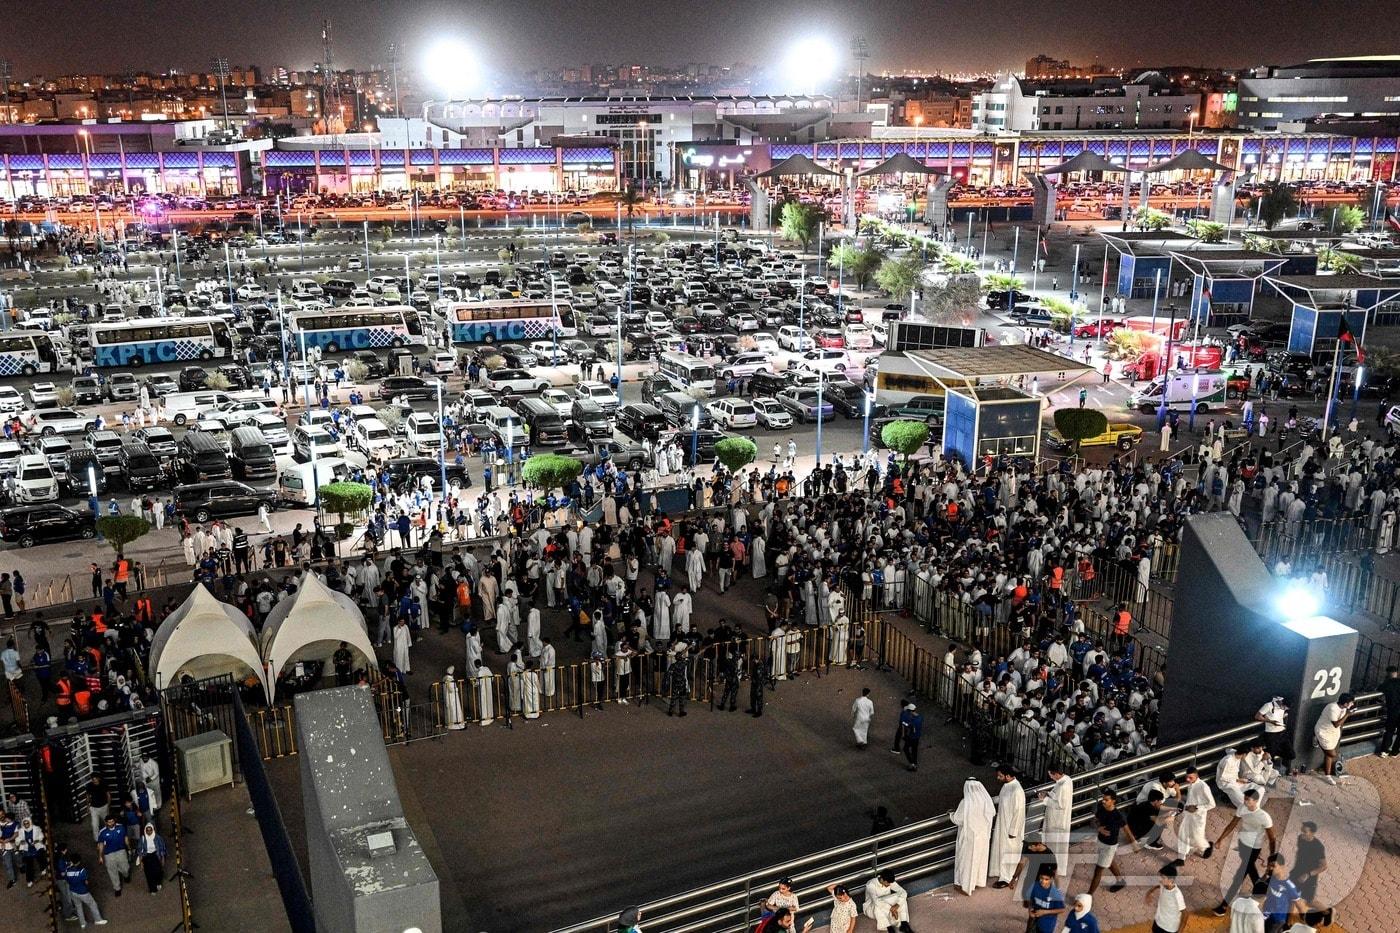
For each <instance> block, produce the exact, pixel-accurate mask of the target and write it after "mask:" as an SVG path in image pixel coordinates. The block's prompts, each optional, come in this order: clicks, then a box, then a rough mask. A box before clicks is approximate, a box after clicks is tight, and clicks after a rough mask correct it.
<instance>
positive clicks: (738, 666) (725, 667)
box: [719, 644, 744, 713]
mask: <svg viewBox="0 0 1400 933" xmlns="http://www.w3.org/2000/svg"><path fill="white" fill-rule="evenodd" d="M719 664H720V667H719V677H720V680H722V681H723V682H724V693H722V694H720V698H719V708H720V709H725V708H728V710H729V711H730V712H731V713H733V712H735V711H737V709H738V707H739V681H740V680H742V679H743V670H742V668H743V666H744V659H743V656H742V655H740V654H739V653H738V652H737V651H735V650H734V646H733V645H732V644H731V645H729V646H727V647H726V648H725V649H724V655H723V656H722V657H721V658H720V662H719Z"/></svg>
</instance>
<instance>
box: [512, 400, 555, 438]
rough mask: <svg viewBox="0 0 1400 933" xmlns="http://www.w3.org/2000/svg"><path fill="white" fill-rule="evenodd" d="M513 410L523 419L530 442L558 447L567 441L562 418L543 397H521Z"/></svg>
mask: <svg viewBox="0 0 1400 933" xmlns="http://www.w3.org/2000/svg"><path fill="white" fill-rule="evenodd" d="M515 411H516V413H517V414H519V415H520V417H521V418H523V419H524V421H525V426H526V427H527V428H528V429H529V432H530V441H531V443H532V444H534V445H536V446H540V447H558V446H560V445H562V444H565V443H567V441H568V436H567V432H566V426H565V424H564V419H563V418H561V417H559V412H557V411H556V410H555V409H554V406H553V405H551V404H550V403H549V402H546V401H545V400H544V399H539V398H526V399H521V400H520V401H519V402H518V403H517V404H516V406H515Z"/></svg>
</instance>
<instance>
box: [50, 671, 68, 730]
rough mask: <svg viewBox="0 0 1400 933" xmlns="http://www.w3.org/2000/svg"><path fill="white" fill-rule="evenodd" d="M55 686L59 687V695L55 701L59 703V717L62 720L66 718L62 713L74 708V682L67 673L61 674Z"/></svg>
mask: <svg viewBox="0 0 1400 933" xmlns="http://www.w3.org/2000/svg"><path fill="white" fill-rule="evenodd" d="M55 686H56V687H57V689H58V695H57V696H55V697H54V702H55V703H56V704H58V711H59V714H60V715H59V717H58V718H59V721H60V722H62V721H63V718H64V716H63V715H62V714H64V713H67V712H68V711H69V710H71V709H72V708H73V682H72V681H70V680H69V679H68V675H67V674H60V675H59V676H58V682H57V683H56V684H55Z"/></svg>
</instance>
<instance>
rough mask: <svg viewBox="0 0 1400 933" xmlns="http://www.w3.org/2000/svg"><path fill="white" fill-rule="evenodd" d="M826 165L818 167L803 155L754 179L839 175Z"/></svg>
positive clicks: (782, 163)
mask: <svg viewBox="0 0 1400 933" xmlns="http://www.w3.org/2000/svg"><path fill="white" fill-rule="evenodd" d="M840 174H841V173H840V172H833V171H832V170H831V169H829V168H827V167H826V166H825V165H818V164H817V163H816V162H813V161H812V160H811V159H809V158H808V157H807V156H805V155H802V154H801V153H799V154H797V155H792V156H788V157H787V158H786V159H784V160H783V161H781V162H779V163H778V164H777V165H775V166H773V167H772V168H770V169H769V170H768V171H766V172H759V173H758V174H757V175H755V176H754V178H778V177H781V176H783V175H837V176H839V175H840Z"/></svg>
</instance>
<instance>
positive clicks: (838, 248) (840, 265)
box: [827, 242, 860, 272]
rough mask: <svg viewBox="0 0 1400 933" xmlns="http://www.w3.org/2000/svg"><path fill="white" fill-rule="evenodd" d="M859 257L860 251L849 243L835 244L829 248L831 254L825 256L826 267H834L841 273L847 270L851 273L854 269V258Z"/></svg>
mask: <svg viewBox="0 0 1400 933" xmlns="http://www.w3.org/2000/svg"><path fill="white" fill-rule="evenodd" d="M859 255H860V250H858V249H856V248H855V246H853V245H852V244H850V243H845V242H842V243H837V244H836V245H835V246H833V247H832V248H831V253H830V255H829V256H827V265H828V266H834V267H835V268H836V269H838V270H839V271H841V272H845V271H846V270H847V269H850V270H852V271H854V270H855V267H856V257H857V256H859Z"/></svg>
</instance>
